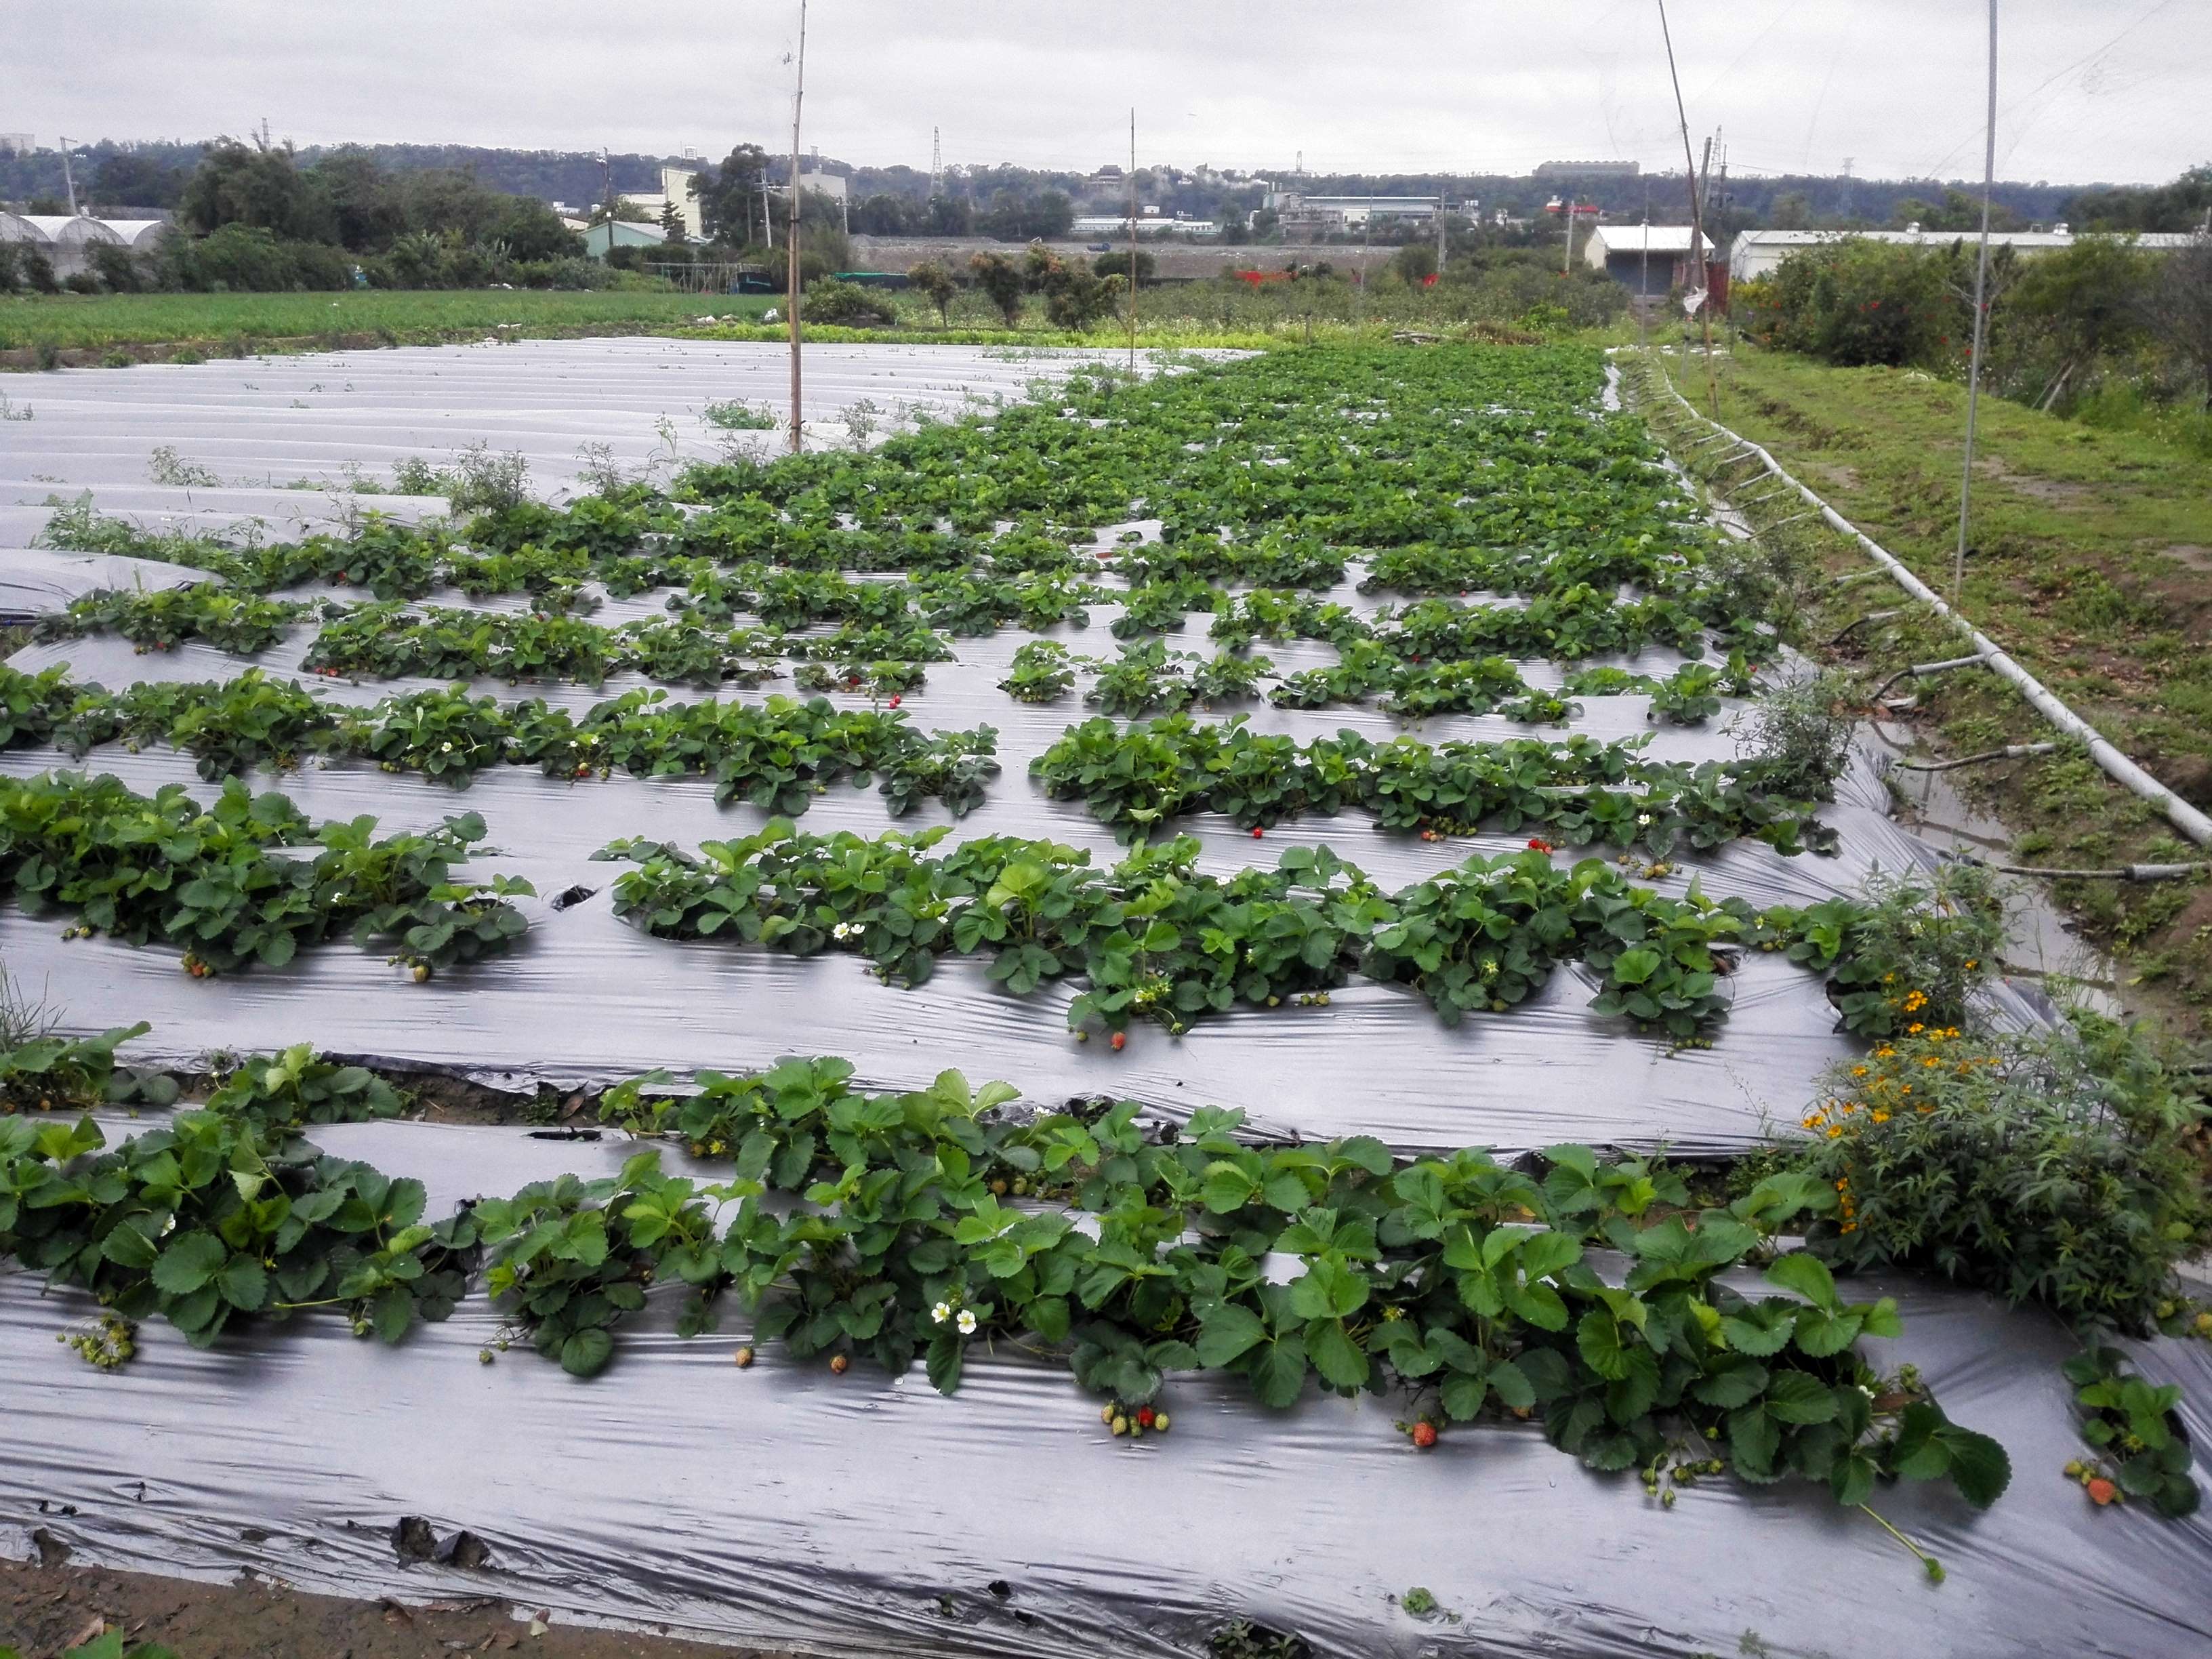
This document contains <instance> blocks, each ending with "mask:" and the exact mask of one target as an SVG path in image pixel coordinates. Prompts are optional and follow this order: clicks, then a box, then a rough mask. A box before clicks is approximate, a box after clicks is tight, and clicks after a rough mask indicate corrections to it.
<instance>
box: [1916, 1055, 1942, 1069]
mask: <svg viewBox="0 0 2212 1659" xmlns="http://www.w3.org/2000/svg"><path fill="white" fill-rule="evenodd" d="M1920 1063H1921V1064H1922V1065H1923V1066H1941V1065H1942V1063H1943V1062H1942V1060H1938V1059H1936V1056H1935V1055H1933V1054H1928V1055H1925V1056H1923V1058H1922V1060H1921V1061H1920Z"/></svg>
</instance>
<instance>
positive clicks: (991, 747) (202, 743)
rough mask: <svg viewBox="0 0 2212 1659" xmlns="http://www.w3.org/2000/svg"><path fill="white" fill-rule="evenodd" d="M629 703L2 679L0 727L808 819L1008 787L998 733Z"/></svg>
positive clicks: (963, 801)
mask: <svg viewBox="0 0 2212 1659" xmlns="http://www.w3.org/2000/svg"><path fill="white" fill-rule="evenodd" d="M666 696H667V694H666V693H665V692H661V691H642V690H638V691H628V692H624V693H623V695H622V696H617V697H614V698H611V699H610V700H608V701H607V702H603V703H600V704H599V705H597V706H596V707H594V708H592V709H591V710H590V711H589V712H588V713H586V714H584V715H582V716H581V717H578V716H576V715H574V714H570V713H569V712H568V710H567V709H565V708H550V707H548V706H547V705H546V704H545V703H544V702H543V701H542V700H540V699H538V698H531V699H528V700H526V701H525V702H519V703H513V704H504V703H501V702H499V701H498V700H497V699H495V698H494V697H490V696H471V695H470V693H469V692H468V690H466V689H465V687H460V686H455V687H452V688H449V689H447V690H436V691H418V692H413V693H410V694H409V695H407V696H398V697H387V698H385V699H384V700H382V701H381V702H376V703H374V704H371V705H369V706H368V707H366V708H356V707H351V706H349V705H346V704H342V703H331V702H324V701H323V700H322V699H320V698H319V697H317V696H313V694H312V693H310V692H309V691H307V690H305V689H304V688H303V687H301V685H300V684H298V683H296V682H295V681H289V680H272V679H270V678H266V677H265V676H264V675H263V674H262V673H261V672H260V671H258V670H257V669H248V670H247V671H246V672H245V673H243V674H241V675H240V676H239V677H238V678H236V679H234V680H230V681H227V682H222V683H199V684H192V683H185V682H179V681H155V682H148V683H143V684H137V685H133V686H131V687H130V688H129V689H128V690H125V691H123V692H121V693H119V694H112V693H109V692H107V691H106V690H102V689H101V688H100V687H98V686H83V687H78V686H75V685H72V684H70V682H69V681H68V679H67V678H66V677H65V673H64V671H61V670H58V669H56V670H49V671H46V673H44V674H40V675H38V676H35V677H34V676H30V675H25V674H20V673H18V672H16V671H14V670H12V669H9V668H8V667H7V666H6V665H0V706H5V707H7V708H14V707H15V704H16V703H18V702H20V703H21V704H22V705H23V706H24V708H25V710H26V712H25V713H24V714H22V715H21V716H20V717H17V716H9V717H7V724H6V725H5V726H0V749H4V748H7V747H9V746H12V745H15V744H33V743H51V744H55V745H57V746H58V747H59V748H61V749H63V750H66V751H68V752H69V753H70V754H71V755H73V756H75V757H78V758H80V759H82V757H85V756H86V755H88V754H89V753H90V752H91V751H92V750H94V748H96V747H98V746H100V745H101V744H110V743H122V744H128V745H130V746H131V747H132V748H134V749H135V748H138V747H142V746H143V745H145V744H152V743H166V744H171V745H173V747H176V748H179V749H181V750H185V752H187V753H189V754H191V755H193V756H195V757H197V760H198V767H199V773H200V775H201V776H202V777H204V778H206V779H207V780H209V781H210V782H213V781H218V780H221V779H222V778H226V777H231V776H242V775H245V774H246V773H248V772H251V771H252V770H253V769H255V768H257V767H267V768H269V769H272V770H276V771H283V770H287V769H290V768H293V767H295V766H298V765H299V764H301V763H302V762H303V761H305V760H307V759H308V758H309V757H316V756H322V757H359V758H363V759H368V760H373V761H374V762H376V763H378V764H379V765H380V766H382V767H383V768H384V769H386V771H391V772H418V773H421V774H422V775H425V776H428V777H433V778H436V779H438V780H439V781H442V782H446V783H450V784H452V785H454V786H455V787H465V786H466V785H467V784H468V782H469V781H470V780H471V779H472V778H473V777H474V776H475V775H476V774H477V773H478V772H480V771H482V770H483V769H486V768H488V767H494V766H535V767H538V768H539V769H541V770H543V771H544V773H545V774H546V775H547V776H549V777H556V778H569V779H580V778H587V777H594V776H596V777H608V776H611V775H613V774H614V773H616V772H617V771H620V772H626V773H628V774H629V775H632V776H634V777H669V776H680V775H696V776H703V777H707V778H709V779H711V780H712V781H713V782H714V799H716V801H718V802H724V803H726V802H728V801H731V800H744V801H747V802H750V804H752V805H757V806H766V807H772V808H774V809H775V811H780V812H789V813H799V812H804V811H805V810H806V809H807V807H808V806H809V805H811V804H812V802H813V799H814V797H815V796H816V795H817V794H818V793H821V792H822V791H823V789H825V788H827V787H829V786H830V785H832V784H836V783H840V782H848V783H850V784H852V785H853V786H854V787H856V788H866V787H868V786H869V785H870V784H871V783H876V784H877V785H878V787H879V788H880V789H881V790H882V793H883V794H884V797H885V799H886V800H887V801H888V803H889V805H890V811H891V813H892V815H893V816H894V817H896V816H900V815H902V814H904V813H906V812H908V811H911V810H912V809H913V808H914V807H915V806H916V805H920V804H921V802H923V801H925V800H932V799H934V800H939V801H941V802H943V803H944V805H945V807H946V808H947V809H949V810H950V811H951V812H952V813H953V814H954V815H955V816H958V815H959V814H962V813H964V812H967V811H971V810H973V809H974V808H975V806H977V805H981V801H982V799H983V793H984V788H985V786H986V784H987V781H989V780H990V779H991V778H992V777H994V776H995V775H997V772H998V769H999V765H998V761H997V759H996V752H997V734H996V732H994V731H993V730H992V729H991V728H990V727H989V726H981V727H979V728H978V729H976V730H975V731H972V732H923V731H921V730H920V729H919V728H917V727H915V726H913V725H912V724H911V723H909V721H908V719H907V717H906V715H905V714H902V713H901V712H900V711H899V710H897V709H881V710H878V709H840V708H834V707H832V706H831V705H830V703H829V702H828V700H827V699H825V698H821V697H816V698H812V699H810V700H807V701H805V702H800V701H799V700H796V699H793V698H790V697H781V696H772V697H769V699H768V700H767V701H766V702H764V703H759V704H748V703H738V702H731V703H723V702H717V701H715V700H714V699H712V698H708V699H706V700H704V701H702V702H690V703H674V704H671V703H668V702H666Z"/></svg>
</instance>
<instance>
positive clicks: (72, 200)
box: [61, 138, 77, 219]
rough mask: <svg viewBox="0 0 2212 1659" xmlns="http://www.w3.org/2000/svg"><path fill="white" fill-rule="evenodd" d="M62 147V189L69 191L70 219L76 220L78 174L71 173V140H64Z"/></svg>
mask: <svg viewBox="0 0 2212 1659" xmlns="http://www.w3.org/2000/svg"><path fill="white" fill-rule="evenodd" d="M61 145H62V187H63V188H64V190H66V191H69V204H70V218H72V219H74V218H76V216H77V205H76V174H75V173H71V172H70V159H69V140H68V139H66V138H64V139H63V140H62V141H61Z"/></svg>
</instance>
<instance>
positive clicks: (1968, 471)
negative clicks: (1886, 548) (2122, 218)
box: [1951, 0, 1997, 605]
mask: <svg viewBox="0 0 2212 1659" xmlns="http://www.w3.org/2000/svg"><path fill="white" fill-rule="evenodd" d="M1996 178H1997V0H1990V112H1989V126H1988V131H1986V132H1985V133H1984V140H1983V147H1982V247H1981V252H1980V254H1979V256H1978V258H1976V259H1975V261H1974V349H1973V356H1972V358H1971V359H1970V360H1969V362H1968V364H1967V368H1966V459H1965V461H1964V462H1963V463H1961V465H1960V469H1959V550H1958V551H1957V552H1956V553H1954V555H1953V556H1952V558H1951V603H1952V604H1953V605H1957V604H1958V603H1959V587H1960V584H1961V583H1962V582H1964V581H1965V580H1966V514H1967V510H1968V508H1969V507H1970V506H1971V505H1972V501H1973V495H1974V417H1975V416H1976V415H1977V414H1978V413H1979V412H1980V409H1981V401H1982V337H1983V334H1984V329H1985V328H1986V325H1987V324H1988V322H1989V308H1988V303H1987V295H1988V292H1989V282H1990V192H1991V191H1994V190H1995V189H1996Z"/></svg>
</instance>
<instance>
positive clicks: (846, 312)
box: [800, 278, 898, 328]
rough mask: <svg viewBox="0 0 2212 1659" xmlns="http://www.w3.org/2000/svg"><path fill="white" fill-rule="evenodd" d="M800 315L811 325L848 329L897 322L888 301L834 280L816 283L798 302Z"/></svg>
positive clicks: (856, 284) (856, 285) (896, 316)
mask: <svg viewBox="0 0 2212 1659" xmlns="http://www.w3.org/2000/svg"><path fill="white" fill-rule="evenodd" d="M800 314H801V315H802V316H804V317H805V319H806V320H807V321H808V322H810V323H836V324H840V325H843V326H846V327H848V328H867V327H871V326H873V325H879V324H880V325H889V324H891V323H896V321H898V313H897V312H896V311H895V310H894V309H892V307H891V303H890V301H888V300H886V299H884V297H883V296H882V295H877V294H871V293H870V292H868V290H867V289H864V288H862V287H861V286H860V284H859V283H841V282H838V281H836V279H835V278H832V279H831V280H829V281H828V282H821V283H814V284H813V285H812V286H811V287H810V288H809V289H807V290H806V293H805V297H804V298H803V300H802V301H801V302H800Z"/></svg>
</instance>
